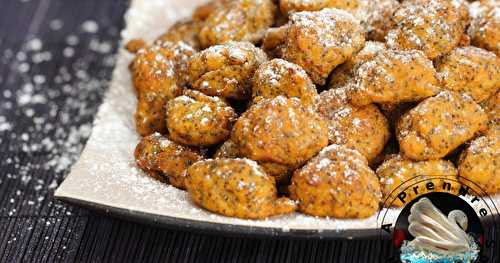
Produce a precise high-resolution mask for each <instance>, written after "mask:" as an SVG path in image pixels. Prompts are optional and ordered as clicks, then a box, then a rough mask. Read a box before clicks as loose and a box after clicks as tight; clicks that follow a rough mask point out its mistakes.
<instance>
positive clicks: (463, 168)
mask: <svg viewBox="0 0 500 263" xmlns="http://www.w3.org/2000/svg"><path fill="white" fill-rule="evenodd" d="M458 172H459V174H460V179H461V180H462V181H463V183H464V184H466V185H470V183H469V182H468V181H467V180H470V181H472V182H473V183H475V184H478V186H479V188H480V189H477V190H479V191H478V192H479V193H480V194H481V195H483V194H497V193H500V136H499V134H488V135H486V136H481V137H479V138H477V139H475V140H474V141H472V142H471V144H470V146H469V147H468V148H467V149H466V150H464V151H463V152H462V155H461V156H460V160H459V162H458ZM482 191H485V192H486V193H481V192H482Z"/></svg>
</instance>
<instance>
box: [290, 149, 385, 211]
mask: <svg viewBox="0 0 500 263" xmlns="http://www.w3.org/2000/svg"><path fill="white" fill-rule="evenodd" d="M290 195H291V197H292V199H294V200H297V201H298V203H299V211H301V212H303V213H306V214H309V215H314V216H330V217H335V218H366V217H369V216H371V215H373V214H374V213H375V212H377V211H378V209H379V202H380V201H381V199H380V198H381V192H380V185H379V182H378V179H377V176H376V175H375V173H374V172H373V171H372V170H371V169H370V167H368V163H367V161H366V159H365V158H364V157H363V156H362V155H361V154H360V153H359V152H358V151H356V150H352V149H349V148H347V147H344V146H339V145H335V144H333V145H330V146H328V147H327V148H325V149H323V150H322V151H321V152H320V153H319V154H318V155H317V156H316V157H314V158H313V159H312V160H310V161H309V162H308V163H307V164H306V165H305V166H304V167H302V168H301V169H299V170H297V171H295V173H294V174H293V177H292V184H291V185H290Z"/></svg>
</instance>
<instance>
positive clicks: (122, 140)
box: [55, 0, 498, 238]
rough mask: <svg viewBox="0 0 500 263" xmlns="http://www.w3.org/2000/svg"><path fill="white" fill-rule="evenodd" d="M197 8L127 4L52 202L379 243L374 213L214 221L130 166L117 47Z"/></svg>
mask: <svg viewBox="0 0 500 263" xmlns="http://www.w3.org/2000/svg"><path fill="white" fill-rule="evenodd" d="M202 2H203V1H200V0H196V1H195V0H191V1H182V0H148V1H141V0H136V1H132V2H131V6H130V8H129V10H128V11H127V13H126V15H125V20H126V28H125V29H124V30H123V32H122V44H121V47H122V48H120V50H119V53H118V58H117V64H116V68H115V70H114V73H113V79H112V82H111V85H110V88H109V90H108V92H107V94H106V97H105V99H104V102H103V104H102V105H101V107H100V109H99V112H98V115H97V117H96V121H95V125H94V128H93V131H92V135H91V136H90V138H89V140H88V142H87V145H86V147H85V149H84V150H83V152H82V155H81V157H80V159H79V161H78V162H77V163H76V164H75V165H74V166H73V167H72V170H71V173H70V174H69V175H68V177H67V178H66V179H65V181H64V182H63V183H62V184H61V185H60V187H59V188H58V189H57V191H56V192H55V197H56V198H58V199H61V200H64V201H68V202H71V203H76V204H79V205H83V206H87V207H91V208H95V209H98V210H102V211H105V212H107V213H110V214H112V215H115V216H119V217H124V218H127V219H130V220H134V221H137V222H141V223H148V224H155V225H161V226H165V227H171V228H175V229H183V230H188V231H200V232H204V233H220V234H227V235H238V236H240V235H253V236H273V237H276V236H278V237H298V238H338V237H344V238H361V237H376V236H378V234H379V228H378V225H379V224H378V223H377V214H375V215H373V216H372V217H370V218H367V219H333V218H318V217H312V216H307V215H304V214H300V213H294V214H291V215H286V216H280V217H274V218H269V219H266V220H243V219H237V218H229V217H225V216H220V215H216V214H213V213H210V212H208V211H205V210H203V209H201V208H199V207H197V206H195V205H194V204H193V203H192V202H191V201H190V200H189V198H188V196H187V194H186V192H184V191H181V190H178V189H176V188H174V187H171V186H169V185H166V184H163V183H161V182H158V181H156V180H154V179H152V178H150V177H148V176H146V175H145V174H144V173H143V172H142V171H141V170H139V169H138V168H137V167H136V165H135V161H134V158H133V151H134V148H135V146H136V144H137V143H138V141H139V136H138V135H137V133H136V131H135V125H134V119H133V113H134V111H135V107H136V103H137V101H136V98H135V95H134V91H133V88H132V83H131V79H130V74H129V72H128V68H127V67H128V64H129V63H130V61H131V59H132V55H130V54H129V53H127V51H125V50H124V49H123V44H124V43H126V42H127V41H128V40H130V39H134V38H142V39H145V40H147V41H152V40H153V39H155V37H157V36H158V35H160V34H161V33H163V32H164V31H165V30H166V29H167V28H168V27H169V25H171V24H173V23H174V22H175V21H177V20H178V19H179V18H182V17H188V16H189V15H190V14H191V12H192V10H193V9H194V7H195V6H197V5H199V4H201V3H202ZM496 200H498V198H496ZM497 204H498V202H497ZM381 212H382V213H384V214H386V220H389V221H395V219H396V217H397V215H398V214H399V209H384V210H383V211H381ZM386 212H387V213H386Z"/></svg>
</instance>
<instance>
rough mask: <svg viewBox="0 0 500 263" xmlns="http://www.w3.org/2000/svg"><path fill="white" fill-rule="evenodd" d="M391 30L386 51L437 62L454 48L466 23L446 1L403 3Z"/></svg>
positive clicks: (420, 0)
mask: <svg viewBox="0 0 500 263" xmlns="http://www.w3.org/2000/svg"><path fill="white" fill-rule="evenodd" d="M392 19H393V22H394V24H395V27H394V28H393V29H392V30H390V31H389V33H388V34H387V36H386V39H387V45H388V46H389V47H390V48H394V49H401V50H411V49H417V50H421V51H423V52H424V53H425V55H426V56H427V57H428V58H429V59H434V58H437V57H439V56H441V55H444V54H446V53H448V52H450V51H451V50H452V49H453V48H455V47H456V46H457V45H458V43H459V42H460V40H461V39H462V35H463V34H464V30H465V24H466V21H464V20H463V17H462V14H461V12H460V10H459V9H458V8H457V7H456V6H455V5H454V4H453V3H452V1H449V0H407V1H404V2H403V3H402V4H401V7H400V8H399V9H398V10H397V11H396V12H395V13H394V16H393V17H392Z"/></svg>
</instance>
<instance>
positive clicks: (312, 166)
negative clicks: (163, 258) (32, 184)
mask: <svg viewBox="0 0 500 263" xmlns="http://www.w3.org/2000/svg"><path fill="white" fill-rule="evenodd" d="M499 14H500V2H498V1H497V0H482V1H476V2H467V1H465V0H402V1H396V0H280V1H277V0H214V1H211V2H209V3H207V4H205V5H203V6H200V7H198V8H197V9H196V10H195V11H194V13H193V15H192V17H191V18H190V19H188V20H184V21H180V22H178V23H176V24H174V25H173V26H172V27H170V28H169V29H168V30H167V31H166V32H165V33H164V34H163V35H161V36H159V37H158V39H157V40H156V41H154V43H152V44H148V43H145V41H143V40H140V39H136V40H132V41H130V42H129V43H127V44H126V48H127V50H129V51H130V52H132V53H134V54H135V58H134V60H133V61H132V63H131V64H130V72H131V75H132V81H133V85H134V88H135V92H136V95H137V99H138V104H137V111H136V114H135V120H136V125H137V131H138V133H139V134H140V135H141V136H143V139H142V140H141V142H140V143H139V145H137V148H136V150H135V158H136V161H137V165H138V166H139V167H140V168H141V169H143V170H144V171H145V172H146V173H148V174H149V175H151V176H153V177H155V178H157V179H159V180H162V181H164V182H165V183H169V184H171V185H173V186H175V187H177V188H180V189H185V190H187V191H188V193H189V195H190V197H191V199H192V200H193V201H194V202H195V203H196V204H197V205H199V206H201V207H203V208H205V209H207V210H209V211H212V212H215V213H219V214H222V215H226V216H232V217H239V218H251V219H261V218H267V217H271V216H275V215H279V214H286V213H291V212H293V211H300V212H302V213H305V214H309V215H314V216H325V217H326V216H328V217H335V218H365V217H369V216H371V215H373V214H374V213H376V212H377V211H378V210H379V209H380V208H381V206H382V203H383V200H385V199H386V198H388V197H390V196H389V195H390V194H391V192H393V191H394V190H395V189H396V188H397V187H398V186H399V185H400V184H401V183H403V182H405V181H407V180H409V179H411V178H414V177H415V176H424V177H432V176H438V177H445V178H453V179H454V180H458V181H460V180H467V181H469V180H470V181H473V182H475V183H476V184H478V185H479V186H480V187H481V188H482V189H484V190H485V191H486V192H487V194H495V193H498V192H500V117H499V109H500V92H499V89H500V59H499V57H498V56H499V55H500V15H499ZM393 205H396V206H398V205H401V203H398V202H394V203H393Z"/></svg>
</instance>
